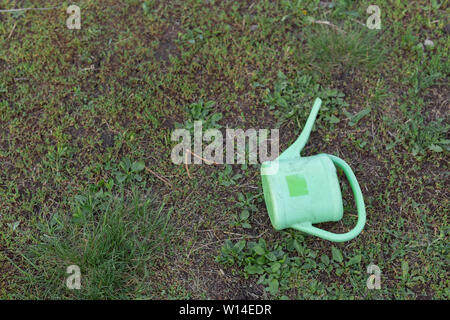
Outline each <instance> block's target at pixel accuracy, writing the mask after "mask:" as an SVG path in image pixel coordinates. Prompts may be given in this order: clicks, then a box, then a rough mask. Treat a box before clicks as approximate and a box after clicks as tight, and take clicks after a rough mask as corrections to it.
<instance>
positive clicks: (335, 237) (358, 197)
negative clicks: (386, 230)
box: [294, 154, 366, 242]
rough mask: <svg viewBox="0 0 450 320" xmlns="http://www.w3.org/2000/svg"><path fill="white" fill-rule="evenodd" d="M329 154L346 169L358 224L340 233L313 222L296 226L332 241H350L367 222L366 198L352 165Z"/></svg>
mask: <svg viewBox="0 0 450 320" xmlns="http://www.w3.org/2000/svg"><path fill="white" fill-rule="evenodd" d="M327 156H328V157H330V159H331V160H332V161H333V163H334V164H335V165H336V166H338V167H339V168H341V169H342V170H343V171H344V173H345V175H346V177H347V179H348V181H349V182H350V186H351V188H352V190H353V196H354V197H355V202H356V208H357V209H358V222H357V223H356V226H355V227H354V228H353V229H352V230H350V231H349V232H346V233H340V234H339V233H333V232H329V231H325V230H322V229H320V228H317V227H314V226H313V225H312V224H311V223H309V224H299V225H295V226H294V228H295V229H298V230H300V231H303V232H306V233H309V234H312V235H315V236H317V237H320V238H323V239H326V240H330V241H335V242H343V241H348V240H351V239H353V238H354V237H356V236H357V235H358V234H360V233H361V231H362V229H363V228H364V225H365V223H366V207H365V205H364V199H363V195H362V192H361V188H360V187H359V183H358V181H357V180H356V177H355V174H354V173H353V171H352V169H351V168H350V166H349V165H348V164H347V163H346V162H345V161H344V160H342V159H341V158H338V157H336V156H333V155H330V154H327Z"/></svg>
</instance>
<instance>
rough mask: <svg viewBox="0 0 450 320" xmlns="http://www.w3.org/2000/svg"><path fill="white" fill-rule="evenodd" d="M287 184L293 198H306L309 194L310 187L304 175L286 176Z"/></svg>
mask: <svg viewBox="0 0 450 320" xmlns="http://www.w3.org/2000/svg"><path fill="white" fill-rule="evenodd" d="M286 182H287V185H288V188H289V195H290V196H291V197H298V196H304V195H307V194H308V185H307V184H306V179H305V177H304V176H303V175H300V174H294V175H291V176H286Z"/></svg>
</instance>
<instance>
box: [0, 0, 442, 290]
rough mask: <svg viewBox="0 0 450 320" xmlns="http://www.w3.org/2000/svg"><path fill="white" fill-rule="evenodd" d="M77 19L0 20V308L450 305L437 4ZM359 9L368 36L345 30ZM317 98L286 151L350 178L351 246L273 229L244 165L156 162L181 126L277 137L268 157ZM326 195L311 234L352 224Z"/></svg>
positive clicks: (150, 9) (25, 16) (7, 4)
mask: <svg viewBox="0 0 450 320" xmlns="http://www.w3.org/2000/svg"><path fill="white" fill-rule="evenodd" d="M59 4H61V3H60V2H58V1H53V0H47V1H45V3H43V4H40V5H39V6H42V7H44V6H45V7H52V6H56V5H59ZM70 4H72V3H70ZM76 4H77V5H78V6H79V7H80V9H81V29H80V30H69V29H67V27H66V19H67V17H68V15H67V13H66V11H65V7H67V6H68V5H69V3H63V5H62V6H61V8H58V9H53V10H46V11H26V12H15V13H0V48H2V50H0V298H2V299H19V298H27V299H37V298H80V299H86V298H99V299H115V298H127V299H136V298H164V299H181V298H197V299H199V298H220V299H233V298H241V299H250V298H251V299H261V298H288V299H310V298H316V299H325V298H329V299H341V298H342V299H393V298H397V299H448V298H449V296H450V293H449V290H448V271H447V269H448V268H447V265H448V259H449V251H448V245H447V243H448V236H449V228H448V198H449V192H448V189H449V188H448V183H447V180H448V173H447V170H446V168H447V166H448V160H447V159H448V151H449V150H448V145H449V144H448V140H449V137H448V123H449V122H448V120H449V119H448V112H447V110H448V101H447V100H448V99H446V96H445V92H447V91H448V82H447V77H446V76H447V75H448V71H449V63H448V48H449V38H448V34H447V33H446V31H445V30H446V25H447V24H448V21H447V19H446V15H445V13H446V12H445V9H446V7H447V4H446V2H445V1H431V2H429V1H414V2H404V1H386V0H378V1H375V3H373V2H371V1H358V2H355V1H331V2H330V3H329V4H328V5H326V6H323V4H320V3H319V1H316V0H308V1H291V0H289V1H288V0H286V1H277V2H275V1H266V0H260V1H239V2H230V1H213V0H210V1H207V2H205V1H203V0H188V1H181V0H172V1H165V2H162V1H140V0H130V1H126V2H121V4H120V5H119V4H118V3H117V1H112V0H105V1H90V0H79V1H78V2H77V3H76ZM371 4H377V5H378V6H379V7H380V10H381V23H382V29H381V30H367V29H366V28H364V27H363V26H362V25H361V24H360V23H362V24H364V23H365V21H366V20H367V17H368V15H367V13H366V9H367V7H368V6H369V5H371ZM34 5H35V4H34V3H33V2H32V1H28V0H19V1H10V0H0V8H1V9H5V8H8V9H10V8H12V7H33V6H34ZM317 20H319V21H329V22H330V23H332V24H333V25H335V26H337V27H338V28H339V29H340V30H342V31H343V32H340V31H338V30H337V29H336V28H334V27H333V26H330V25H322V24H318V23H315V22H314V21H317ZM426 39H430V40H432V41H433V43H434V46H433V47H429V46H424V45H423V43H424V41H425V40H426ZM316 96H320V97H322V98H323V100H324V106H323V109H322V110H321V112H320V113H319V117H318V120H317V121H316V124H315V126H314V130H313V132H312V134H311V138H310V141H309V143H308V144H307V145H306V147H305V149H304V154H305V155H313V154H317V153H321V152H324V153H330V154H336V155H339V156H340V157H341V158H343V159H345V160H346V161H347V162H348V163H349V164H350V166H351V167H352V168H353V170H354V172H355V174H356V176H357V178H358V181H359V183H360V185H361V187H362V191H363V193H364V197H365V202H366V207H367V219H368V220H367V225H366V227H365V229H364V231H363V233H362V234H361V235H360V236H358V237H357V238H356V239H354V240H352V241H350V242H347V243H343V244H331V243H329V242H327V241H323V240H320V239H317V238H314V237H311V236H307V235H304V234H301V233H300V232H296V231H293V230H285V231H281V232H279V231H275V230H274V229H273V228H272V226H271V225H270V221H269V218H268V215H267V211H266V208H265V205H264V202H263V197H262V189H261V185H260V176H259V166H255V165H207V164H205V165H201V166H199V165H190V166H189V173H190V174H189V176H188V174H187V172H186V169H185V167H184V166H183V165H175V164H173V163H172V162H171V159H170V154H171V150H172V147H173V146H174V145H175V144H176V142H174V141H171V134H172V132H173V130H175V128H178V127H179V126H181V127H184V128H188V129H189V126H192V124H193V122H194V121H195V120H204V122H205V124H207V126H209V127H211V128H213V127H214V128H222V129H223V128H242V129H248V128H257V129H258V128H268V129H273V128H279V129H280V151H283V150H285V149H286V148H287V146H289V145H290V143H292V142H293V141H294V140H295V139H296V138H297V136H298V134H299V132H300V131H301V130H302V128H303V125H304V121H305V119H306V116H307V115H308V114H309V111H310V108H311V104H312V101H313V100H314V98H315V97H316ZM342 180H343V181H344V179H342ZM342 189H343V195H344V209H345V214H344V218H343V219H342V220H341V221H339V222H337V223H327V224H324V225H321V226H320V227H323V228H324V229H327V230H331V231H334V232H343V231H345V230H348V229H350V228H351V227H352V226H353V225H354V221H355V217H354V215H355V209H354V207H353V202H352V198H351V196H350V194H349V187H348V186H347V185H346V184H345V183H343V184H342ZM71 264H77V265H79V266H80V268H81V274H82V278H81V279H82V280H81V283H82V288H81V289H80V290H68V289H67V288H66V287H65V285H64V283H65V280H66V279H67V277H68V276H69V275H68V274H67V273H66V268H67V266H68V265H71ZM370 264H376V265H377V266H378V267H379V268H380V270H381V289H380V290H368V289H367V287H366V281H367V278H368V277H369V274H368V273H367V267H368V266H369V265H370ZM106 270H108V272H106Z"/></svg>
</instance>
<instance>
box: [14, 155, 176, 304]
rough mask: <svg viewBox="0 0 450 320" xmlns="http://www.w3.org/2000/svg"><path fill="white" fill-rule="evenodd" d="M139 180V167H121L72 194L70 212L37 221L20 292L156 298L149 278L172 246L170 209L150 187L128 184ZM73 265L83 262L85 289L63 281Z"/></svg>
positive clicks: (25, 255)
mask: <svg viewBox="0 0 450 320" xmlns="http://www.w3.org/2000/svg"><path fill="white" fill-rule="evenodd" d="M134 167H135V170H134V171H133V172H135V171H137V169H141V170H142V169H143V168H142V167H139V165H138V163H135V164H134ZM136 180H139V178H138V176H137V174H136V173H134V174H133V175H132V176H131V177H130V175H127V174H126V173H124V172H123V171H117V172H116V179H112V178H111V179H109V180H108V181H107V182H104V181H101V182H100V183H99V184H97V185H91V186H89V188H88V190H87V191H86V192H85V193H83V194H79V195H76V196H74V199H73V200H72V202H71V205H72V215H70V216H67V215H65V214H64V212H56V213H54V214H53V215H52V217H51V218H50V219H49V220H44V221H42V223H40V224H38V230H39V235H40V236H39V238H38V239H36V244H33V245H32V246H31V247H29V248H27V249H26V250H25V251H24V252H23V253H21V254H20V258H21V265H22V267H21V268H20V269H19V270H20V271H21V273H22V275H21V277H19V278H18V280H19V282H18V283H19V284H20V287H19V288H20V291H19V292H16V293H17V297H20V298H33V297H39V298H40V299H60V298H71V299H74V298H75V299H113V298H115V299H126V298H128V299H129V298H133V299H137V298H152V296H153V293H152V290H151V287H152V286H151V283H150V282H149V281H148V279H149V277H150V276H151V274H152V273H153V272H154V269H155V267H157V262H158V261H160V260H161V256H163V255H164V254H165V252H166V251H167V250H168V248H167V244H168V243H169V242H170V235H171V232H170V226H169V225H168V221H169V220H170V214H171V211H172V210H171V209H168V210H167V209H165V206H164V203H162V204H158V203H155V202H156V201H155V199H154V195H152V193H151V190H148V191H147V192H146V194H142V191H141V190H139V189H138V188H137V187H136V186H132V187H130V188H131V189H130V188H127V187H129V185H131V184H133V182H136ZM11 262H12V263H14V262H13V261H11ZM71 265H76V266H78V267H79V268H80V271H81V284H82V287H83V290H68V289H67V287H66V284H65V282H64V281H61V279H63V278H68V276H69V275H68V274H65V273H64V269H65V268H67V267H68V266H71ZM13 297H14V295H13Z"/></svg>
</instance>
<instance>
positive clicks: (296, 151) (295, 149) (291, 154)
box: [279, 98, 322, 160]
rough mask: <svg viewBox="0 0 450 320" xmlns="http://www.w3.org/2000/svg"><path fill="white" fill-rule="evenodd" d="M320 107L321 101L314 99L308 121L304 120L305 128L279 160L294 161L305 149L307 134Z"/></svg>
mask: <svg viewBox="0 0 450 320" xmlns="http://www.w3.org/2000/svg"><path fill="white" fill-rule="evenodd" d="M321 105H322V100H321V99H320V98H316V100H315V101H314V105H313V108H312V110H311V113H310V114H309V116H308V120H306V124H305V127H304V128H303V130H302V133H301V134H300V136H299V137H298V138H297V140H296V141H295V142H294V143H293V144H292V145H291V146H290V147H289V148H287V149H286V150H285V151H284V152H283V153H282V154H281V155H280V157H279V159H280V160H281V159H294V158H298V157H299V156H300V152H301V151H302V150H303V148H304V147H305V144H306V142H308V139H309V134H310V133H311V130H312V127H313V125H314V121H315V120H316V117H317V114H318V113H319V110H320V106H321Z"/></svg>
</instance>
